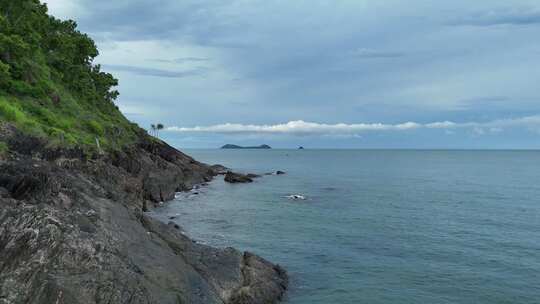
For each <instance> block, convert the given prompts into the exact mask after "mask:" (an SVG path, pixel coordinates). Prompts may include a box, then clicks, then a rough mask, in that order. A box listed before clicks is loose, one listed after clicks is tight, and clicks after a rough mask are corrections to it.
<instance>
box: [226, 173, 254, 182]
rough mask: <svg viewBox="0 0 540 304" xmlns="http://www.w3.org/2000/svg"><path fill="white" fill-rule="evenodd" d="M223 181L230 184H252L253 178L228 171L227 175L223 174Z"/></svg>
mask: <svg viewBox="0 0 540 304" xmlns="http://www.w3.org/2000/svg"><path fill="white" fill-rule="evenodd" d="M225 181H226V182H228V183H231V184H236V183H252V182H253V178H252V177H249V176H248V175H244V174H240V173H234V172H232V171H228V172H227V174H225Z"/></svg>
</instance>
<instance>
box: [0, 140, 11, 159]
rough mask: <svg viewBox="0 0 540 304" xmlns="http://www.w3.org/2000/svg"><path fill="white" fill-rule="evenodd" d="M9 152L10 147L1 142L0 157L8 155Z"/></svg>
mask: <svg viewBox="0 0 540 304" xmlns="http://www.w3.org/2000/svg"><path fill="white" fill-rule="evenodd" d="M8 151H9V148H8V145H7V144H6V143H5V142H3V141H0V156H4V155H6V154H7V153H8Z"/></svg>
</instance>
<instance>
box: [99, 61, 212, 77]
mask: <svg viewBox="0 0 540 304" xmlns="http://www.w3.org/2000/svg"><path fill="white" fill-rule="evenodd" d="M103 68H104V69H105V70H110V71H119V72H128V73H132V74H136V75H142V76H153V77H165V78H184V77H191V76H201V75H204V73H205V72H206V71H207V69H205V68H197V69H192V70H187V71H169V70H162V69H155V68H144V67H138V66H130V65H116V64H104V65H103Z"/></svg>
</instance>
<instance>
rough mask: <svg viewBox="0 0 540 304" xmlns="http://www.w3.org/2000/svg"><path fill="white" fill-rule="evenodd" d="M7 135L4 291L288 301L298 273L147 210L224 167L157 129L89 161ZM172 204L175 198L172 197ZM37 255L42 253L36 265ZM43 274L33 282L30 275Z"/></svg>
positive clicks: (1, 252)
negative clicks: (200, 158)
mask: <svg viewBox="0 0 540 304" xmlns="http://www.w3.org/2000/svg"><path fill="white" fill-rule="evenodd" d="M10 131H12V132H0V140H3V141H6V142H8V143H9V148H10V151H11V154H10V156H9V157H7V158H5V159H3V160H0V206H1V207H2V208H0V231H3V233H2V234H3V236H4V237H5V238H7V242H8V243H7V244H12V245H9V246H5V247H0V256H2V257H3V258H0V267H1V268H2V269H4V271H3V273H2V274H0V299H1V298H10V299H14V301H21V302H27V301H33V302H36V303H66V304H67V303H73V304H86V303H90V304H94V303H96V304H102V303H103V304H104V303H123V302H125V300H126V299H130V300H129V301H130V303H134V304H143V303H144V304H149V303H171V304H172V303H198V304H206V303H215V304H236V303H242V304H246V303H248V304H249V303H254V304H255V303H277V302H278V301H280V300H281V299H283V297H284V294H285V292H286V290H287V285H288V277H287V274H286V271H285V270H284V269H283V268H281V267H280V266H279V265H275V264H272V263H270V262H269V261H267V260H265V259H263V258H261V257H258V256H256V255H254V254H252V253H250V252H243V251H239V250H236V249H233V248H214V247H211V246H208V245H204V244H199V243H196V242H195V241H193V240H192V239H191V238H189V237H188V236H186V235H184V234H182V233H180V232H179V230H178V229H176V228H175V227H174V225H172V226H171V225H168V224H166V223H163V222H162V221H159V220H157V219H154V218H152V217H151V216H149V215H148V214H147V212H145V211H148V210H149V208H152V207H155V205H156V204H157V205H159V202H161V201H163V202H165V201H168V200H167V198H169V199H172V198H174V195H175V193H176V192H181V191H177V190H182V191H184V192H185V191H186V190H190V189H194V188H195V187H196V185H201V184H203V183H205V182H209V181H211V180H212V179H213V178H214V177H215V176H216V175H218V173H219V172H217V171H216V170H214V169H212V167H211V166H208V165H205V164H202V163H199V162H197V161H196V160H194V159H193V158H191V157H189V156H187V155H185V154H183V153H182V152H180V151H178V150H176V149H175V148H173V147H170V146H169V145H167V144H166V143H164V142H160V143H159V145H156V144H155V143H152V144H148V142H147V141H146V139H145V137H141V138H140V140H141V142H140V143H139V144H137V145H136V146H133V147H132V148H130V149H126V150H124V151H119V152H115V153H112V154H107V155H103V156H100V157H96V158H94V159H87V158H85V157H84V156H83V155H78V154H76V153H73V152H72V151H69V150H56V151H51V150H50V148H49V147H48V146H47V142H46V141H42V140H39V139H32V138H29V137H27V136H25V135H22V134H21V133H19V132H18V131H17V130H15V129H14V130H10ZM164 204H165V203H164ZM32 261H39V262H38V263H34V262H32ZM28 278H31V279H28Z"/></svg>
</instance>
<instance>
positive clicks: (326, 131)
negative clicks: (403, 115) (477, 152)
mask: <svg viewBox="0 0 540 304" xmlns="http://www.w3.org/2000/svg"><path fill="white" fill-rule="evenodd" d="M516 127H517V128H527V129H529V130H531V129H539V128H540V115H536V116H527V117H520V118H511V119H500V120H493V121H489V122H465V123H456V122H451V121H443V122H432V123H426V124H421V123H416V122H405V123H400V124H384V123H357V124H345V123H338V124H322V123H316V122H306V121H303V120H296V121H290V122H288V123H284V124H275V125H253V124H247V125H246V124H234V123H225V124H219V125H213V126H205V127H204V126H196V127H177V126H174V127H169V128H167V129H166V130H167V131H171V132H181V133H215V134H242V133H244V134H290V135H351V134H359V133H365V132H381V131H407V130H418V129H444V130H453V129H470V130H471V131H473V132H474V133H475V134H477V135H482V134H485V131H484V128H488V129H489V130H496V132H492V133H497V132H501V131H502V130H503V129H504V128H516Z"/></svg>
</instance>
